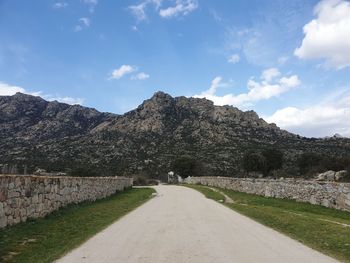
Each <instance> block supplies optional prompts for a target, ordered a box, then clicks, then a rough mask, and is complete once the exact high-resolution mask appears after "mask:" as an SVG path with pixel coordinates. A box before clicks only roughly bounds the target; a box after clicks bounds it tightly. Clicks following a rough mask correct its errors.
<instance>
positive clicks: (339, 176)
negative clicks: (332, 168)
mask: <svg viewBox="0 0 350 263" xmlns="http://www.w3.org/2000/svg"><path fill="white" fill-rule="evenodd" d="M347 173H348V172H347V171H346V170H341V171H338V172H336V173H335V175H334V177H335V180H336V181H339V180H340V179H342V178H344V176H345V175H346V174H347Z"/></svg>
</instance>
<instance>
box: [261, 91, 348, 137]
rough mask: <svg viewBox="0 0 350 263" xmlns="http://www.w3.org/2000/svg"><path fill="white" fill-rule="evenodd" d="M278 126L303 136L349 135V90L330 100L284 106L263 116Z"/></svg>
mask: <svg viewBox="0 0 350 263" xmlns="http://www.w3.org/2000/svg"><path fill="white" fill-rule="evenodd" d="M265 119H266V121H268V122H270V123H271V122H273V123H276V124H277V125H278V126H279V127H281V128H283V129H287V130H289V131H291V132H294V133H297V134H301V135H304V136H309V137H310V136H313V137H323V136H330V135H333V134H335V133H339V134H341V135H343V136H350V123H349V120H350V92H349V90H348V91H346V92H343V93H341V94H338V95H337V96H334V97H333V98H332V99H331V101H326V102H323V103H322V102H321V103H319V104H316V105H313V106H310V107H305V108H296V107H286V108H283V109H279V110H277V111H276V112H275V113H274V114H272V115H271V116H269V117H266V118H265Z"/></svg>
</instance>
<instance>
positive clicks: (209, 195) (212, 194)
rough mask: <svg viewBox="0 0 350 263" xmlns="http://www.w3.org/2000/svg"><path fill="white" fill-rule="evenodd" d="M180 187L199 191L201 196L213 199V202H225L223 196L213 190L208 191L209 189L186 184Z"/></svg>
mask: <svg viewBox="0 0 350 263" xmlns="http://www.w3.org/2000/svg"><path fill="white" fill-rule="evenodd" d="M182 186H186V187H189V188H193V189H196V190H198V191H200V192H201V193H202V194H204V195H205V197H206V198H209V199H213V200H215V201H221V200H222V201H224V200H225V196H224V195H223V194H221V193H219V192H217V191H214V190H212V189H210V188H209V187H203V186H200V185H186V184H184V185H182Z"/></svg>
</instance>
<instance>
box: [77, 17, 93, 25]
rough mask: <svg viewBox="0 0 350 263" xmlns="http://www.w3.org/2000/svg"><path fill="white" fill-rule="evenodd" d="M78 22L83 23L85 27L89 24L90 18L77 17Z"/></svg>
mask: <svg viewBox="0 0 350 263" xmlns="http://www.w3.org/2000/svg"><path fill="white" fill-rule="evenodd" d="M79 22H80V23H82V24H83V25H85V26H86V27H89V26H90V19H89V18H88V17H81V18H79Z"/></svg>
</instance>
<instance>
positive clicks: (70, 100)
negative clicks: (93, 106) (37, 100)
mask: <svg viewBox="0 0 350 263" xmlns="http://www.w3.org/2000/svg"><path fill="white" fill-rule="evenodd" d="M43 98H44V99H46V100H48V101H54V100H57V101H59V102H62V103H67V104H70V105H76V104H78V105H82V104H83V103H84V101H85V100H84V99H82V98H72V97H51V96H43Z"/></svg>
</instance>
